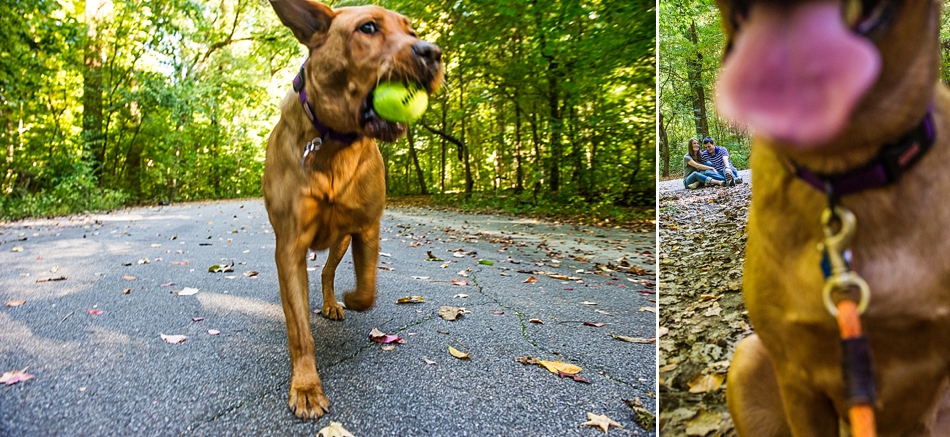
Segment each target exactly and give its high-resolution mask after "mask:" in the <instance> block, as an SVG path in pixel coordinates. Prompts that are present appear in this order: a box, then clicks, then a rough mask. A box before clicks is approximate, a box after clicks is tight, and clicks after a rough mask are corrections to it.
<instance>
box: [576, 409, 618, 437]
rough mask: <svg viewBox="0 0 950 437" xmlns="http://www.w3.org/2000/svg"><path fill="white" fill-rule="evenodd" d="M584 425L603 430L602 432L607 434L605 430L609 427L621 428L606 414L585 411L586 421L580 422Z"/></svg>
mask: <svg viewBox="0 0 950 437" xmlns="http://www.w3.org/2000/svg"><path fill="white" fill-rule="evenodd" d="M581 425H584V426H594V427H597V428H600V429H602V430H604V434H607V431H609V430H610V427H611V426H613V427H617V428H623V426H620V424H619V423H617V422H615V421H614V420H613V419H611V418H609V417H607V415H606V414H594V413H587V421H586V422H584V423H582V424H581Z"/></svg>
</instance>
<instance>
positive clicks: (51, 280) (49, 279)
mask: <svg viewBox="0 0 950 437" xmlns="http://www.w3.org/2000/svg"><path fill="white" fill-rule="evenodd" d="M65 280H66V277H65V276H58V277H55V278H42V279H37V280H36V282H37V283H40V282H53V281H65Z"/></svg>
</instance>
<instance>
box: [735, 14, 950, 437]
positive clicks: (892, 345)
mask: <svg viewBox="0 0 950 437" xmlns="http://www.w3.org/2000/svg"><path fill="white" fill-rule="evenodd" d="M718 4H719V7H720V10H721V12H722V15H723V21H724V24H725V27H726V30H727V34H728V35H729V37H730V42H729V49H728V50H727V53H726V55H725V59H724V64H723V73H722V76H721V78H720V82H719V93H720V97H719V101H718V102H717V104H718V106H719V108H720V111H721V113H722V114H723V115H725V116H726V117H729V118H733V119H736V120H739V121H742V122H745V123H748V124H749V125H750V126H751V127H752V128H753V130H754V131H755V144H754V153H753V154H752V169H753V171H752V178H753V184H752V189H753V196H752V198H753V199H754V201H753V202H752V207H751V209H750V213H749V224H748V233H749V237H748V245H747V247H746V262H745V272H744V289H743V294H744V298H745V303H746V306H747V308H748V312H749V318H750V319H751V321H752V322H753V325H754V327H755V330H756V335H753V336H751V337H748V338H746V339H744V340H743V341H741V342H740V343H739V345H738V346H737V348H736V352H735V355H734V357H733V360H732V364H731V368H730V371H729V375H728V386H727V387H728V388H727V399H728V404H729V411H730V413H731V415H732V418H733V420H734V421H735V424H736V429H737V431H738V432H739V434H740V435H741V436H752V437H762V436H789V435H794V436H837V435H839V433H841V434H840V435H848V433H849V432H850V431H848V430H847V428H848V427H849V425H850V423H849V421H848V414H847V411H848V409H849V399H848V395H846V382H845V381H844V378H843V376H842V366H841V360H842V355H843V352H842V350H843V349H842V347H841V346H840V343H839V342H840V340H839V328H838V325H837V323H836V320H835V317H833V316H832V315H831V314H830V311H829V310H828V309H826V304H825V303H823V297H822V291H823V288H824V287H825V279H824V276H823V273H822V268H821V267H820V265H821V264H822V258H823V255H822V252H820V251H819V250H818V249H816V247H817V246H818V245H819V243H822V242H823V240H824V239H825V236H826V235H825V229H824V228H823V225H822V220H821V215H822V211H823V210H824V209H825V208H826V207H828V205H829V202H834V203H836V204H838V205H841V206H844V207H845V208H847V209H849V210H850V211H852V212H853V213H854V217H855V218H856V222H855V223H856V225H855V234H854V239H853V241H851V243H850V245H849V247H850V249H851V262H850V268H851V269H853V271H854V272H855V273H857V274H858V275H860V276H861V277H863V279H864V280H865V281H866V282H867V284H868V286H869V290H870V300H869V305H868V307H867V310H866V312H865V313H864V314H863V315H862V316H861V318H860V320H861V322H862V324H863V327H864V332H865V333H866V336H867V339H868V344H869V345H870V351H871V352H870V356H871V358H872V362H873V366H874V373H873V375H874V376H873V381H874V383H875V385H876V393H877V396H876V400H875V401H872V404H873V411H874V414H875V416H876V427H877V431H878V435H880V436H943V435H950V409H948V408H947V405H948V402H947V400H948V399H950V397H948V381H950V263H948V262H947V261H946V259H945V258H944V257H943V256H942V255H943V254H946V253H948V250H950V226H948V224H950V203H948V201H947V199H948V194H950V171H948V163H950V130H948V128H950V94H948V92H947V90H946V88H945V87H944V86H943V85H939V84H938V63H939V59H940V46H939V39H938V37H939V27H940V19H939V14H940V4H941V2H940V1H937V0H906V1H892V0H880V1H863V2H858V1H844V0H842V1H840V2H839V1H838V0H820V1H814V0H790V1H775V0H718ZM862 7H863V10H862ZM928 108H932V109H931V110H928ZM928 147H929V148H928ZM882 151H883V152H882ZM882 153H883V154H882ZM888 154H889V155H888ZM885 155H887V156H886V157H885ZM829 188H830V193H829V192H828V190H829ZM835 294H837V293H835ZM842 430H844V431H842Z"/></svg>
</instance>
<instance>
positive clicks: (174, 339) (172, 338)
mask: <svg viewBox="0 0 950 437" xmlns="http://www.w3.org/2000/svg"><path fill="white" fill-rule="evenodd" d="M159 335H161V336H162V340H165V343H170V344H178V343H181V342H183V341H185V340H187V339H188V337H185V336H184V335H165V334H162V333H159Z"/></svg>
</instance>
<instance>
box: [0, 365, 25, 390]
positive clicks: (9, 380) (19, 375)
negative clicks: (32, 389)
mask: <svg viewBox="0 0 950 437" xmlns="http://www.w3.org/2000/svg"><path fill="white" fill-rule="evenodd" d="M29 368H30V366H26V367H24V368H23V370H11V371H9V372H4V373H3V375H0V384H3V385H13V384H16V383H18V382H21V381H29V380H31V379H33V375H30V374H29V373H26V369H29Z"/></svg>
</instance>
